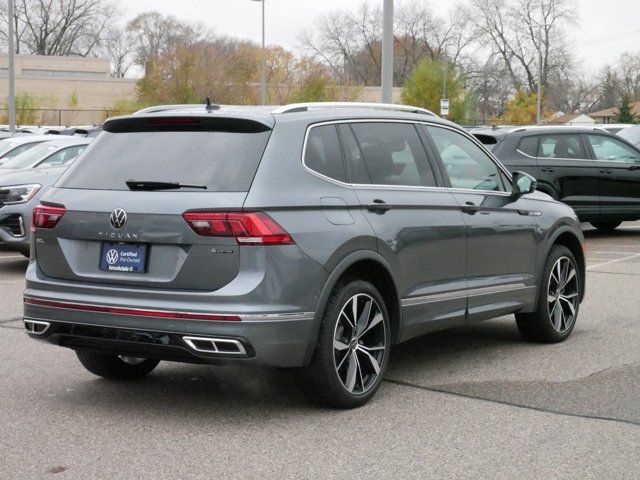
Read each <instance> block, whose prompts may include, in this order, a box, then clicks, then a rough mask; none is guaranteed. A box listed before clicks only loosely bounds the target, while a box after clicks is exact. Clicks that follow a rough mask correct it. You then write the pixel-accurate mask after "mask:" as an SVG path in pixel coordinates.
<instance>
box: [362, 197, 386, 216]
mask: <svg viewBox="0 0 640 480" xmlns="http://www.w3.org/2000/svg"><path fill="white" fill-rule="evenodd" d="M391 208H392V205H390V204H388V203H387V202H385V201H384V200H380V199H379V198H376V199H375V200H374V201H373V202H371V203H370V204H369V205H367V210H369V211H370V212H378V213H384V212H386V211H388V210H391Z"/></svg>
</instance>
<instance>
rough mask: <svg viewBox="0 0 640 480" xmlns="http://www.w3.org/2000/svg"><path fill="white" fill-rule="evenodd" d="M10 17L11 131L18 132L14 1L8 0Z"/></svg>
mask: <svg viewBox="0 0 640 480" xmlns="http://www.w3.org/2000/svg"><path fill="white" fill-rule="evenodd" d="M7 3H8V8H7V10H8V12H7V13H8V17H9V131H10V132H11V133H13V132H15V131H16V85H15V80H16V71H15V65H14V58H13V57H14V54H15V45H14V42H15V37H14V34H13V0H7Z"/></svg>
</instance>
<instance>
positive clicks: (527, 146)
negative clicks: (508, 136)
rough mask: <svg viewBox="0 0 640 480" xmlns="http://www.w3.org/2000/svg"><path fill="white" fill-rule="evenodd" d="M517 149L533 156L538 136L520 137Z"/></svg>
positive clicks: (535, 152) (536, 148)
mask: <svg viewBox="0 0 640 480" xmlns="http://www.w3.org/2000/svg"><path fill="white" fill-rule="evenodd" d="M518 151H519V152H520V153H524V154H525V155H529V156H530V157H535V156H536V155H537V154H538V137H537V136H533V137H523V138H521V139H520V141H519V142H518Z"/></svg>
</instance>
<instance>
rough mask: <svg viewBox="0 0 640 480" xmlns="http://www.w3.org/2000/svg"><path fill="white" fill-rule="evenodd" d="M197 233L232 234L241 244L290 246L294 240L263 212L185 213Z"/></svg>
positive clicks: (215, 235) (226, 235) (224, 235)
mask: <svg viewBox="0 0 640 480" xmlns="http://www.w3.org/2000/svg"><path fill="white" fill-rule="evenodd" d="M182 216H183V217H184V219H185V220H186V221H187V223H188V224H189V226H190V227H191V228H192V229H193V231H194V232H196V233H197V234H198V235H202V236H206V237H232V238H235V239H236V241H237V242H238V243H239V244H240V245H291V244H293V239H292V238H291V236H290V235H289V234H288V233H287V232H286V231H285V230H284V229H283V228H282V227H281V226H280V225H278V224H277V223H276V222H275V221H274V220H273V219H272V218H271V217H269V216H268V215H267V214H266V213H262V212H247V213H244V212H231V213H227V212H190V213H185V214H183V215H182Z"/></svg>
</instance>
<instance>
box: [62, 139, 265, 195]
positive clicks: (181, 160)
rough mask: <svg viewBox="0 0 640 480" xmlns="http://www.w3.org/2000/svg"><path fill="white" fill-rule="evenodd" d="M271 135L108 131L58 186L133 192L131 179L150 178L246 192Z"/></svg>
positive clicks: (94, 143) (95, 141)
mask: <svg viewBox="0 0 640 480" xmlns="http://www.w3.org/2000/svg"><path fill="white" fill-rule="evenodd" d="M269 134H270V132H258V133H239V132H210V131H207V132H191V131H184V132H171V131H163V132H122V133H112V132H104V133H103V134H102V135H100V136H99V137H98V138H97V139H96V140H94V142H93V143H92V144H91V146H90V148H89V149H87V151H86V154H85V156H84V158H83V161H82V162H79V163H77V164H76V165H75V166H74V168H71V169H69V170H68V171H67V173H66V174H65V176H64V177H63V178H62V180H61V181H60V183H59V186H61V187H65V188H87V189H95V190H128V188H127V185H126V184H125V182H126V181H127V180H147V181H161V182H166V181H171V182H180V183H185V184H196V185H206V186H207V190H196V191H199V192H207V191H209V192H211V191H214V192H246V191H248V190H249V187H250V186H251V182H252V181H253V176H254V175H255V173H256V170H257V168H258V164H259V163H260V159H261V157H262V153H263V152H264V149H265V146H266V144H267V141H268V139H269ZM185 190H188V189H183V190H181V191H185Z"/></svg>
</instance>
